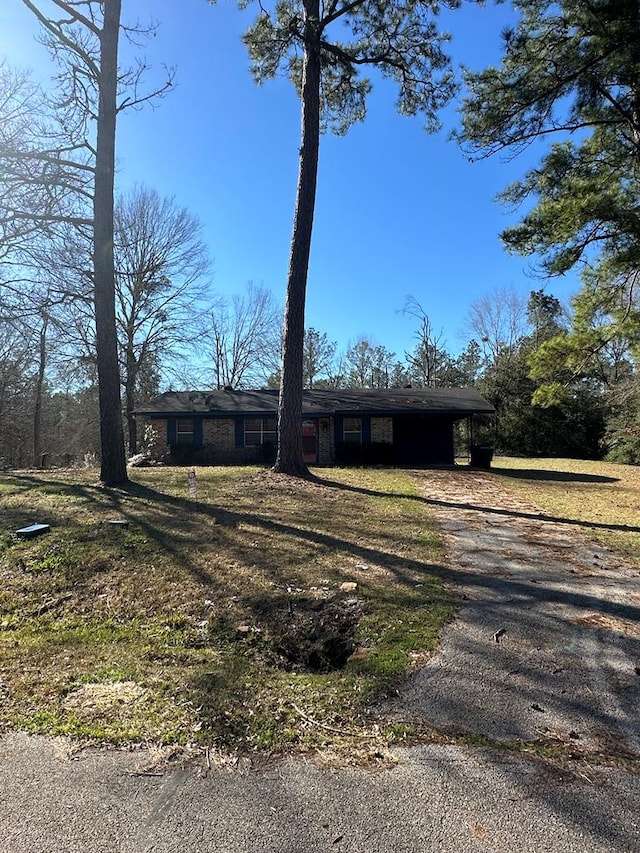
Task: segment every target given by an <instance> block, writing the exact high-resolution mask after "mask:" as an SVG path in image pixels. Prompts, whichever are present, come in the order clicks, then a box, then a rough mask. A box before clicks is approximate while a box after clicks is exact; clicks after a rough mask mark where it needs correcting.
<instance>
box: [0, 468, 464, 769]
mask: <svg viewBox="0 0 640 853" xmlns="http://www.w3.org/2000/svg"><path fill="white" fill-rule="evenodd" d="M133 478H134V479H133V482H132V483H131V484H130V485H129V486H128V487H127V488H126V489H102V488H99V487H98V486H96V485H94V483H95V480H96V479H97V474H96V472H92V471H72V472H71V471H70V472H41V473H28V472H25V473H16V474H12V475H5V476H2V477H0V519H1V522H0V700H1V704H0V729H2V728H4V729H7V728H11V727H14V728H21V729H25V730H27V731H31V732H43V733H49V734H68V735H71V736H73V737H76V738H80V739H84V740H87V741H90V742H109V743H115V744H125V743H143V744H178V745H185V744H195V745H203V746H207V747H209V748H219V749H221V750H255V749H259V750H266V751H271V752H280V751H309V750H318V749H322V750H328V751H331V750H343V751H344V750H348V751H349V752H350V753H351V754H356V753H357V752H358V751H361V752H362V751H364V752H367V751H368V750H369V751H370V750H379V749H380V748H383V747H384V746H385V745H387V744H390V743H394V742H397V741H398V740H402V739H403V737H404V736H405V734H406V732H405V730H404V729H403V728H402V727H398V726H393V725H385V724H383V723H382V722H381V721H380V720H377V719H376V716H375V706H376V703H377V702H378V701H379V700H380V698H381V697H382V696H384V695H385V694H386V693H387V692H388V691H389V690H391V689H393V686H394V684H395V683H396V681H397V679H398V678H400V677H402V675H403V674H405V673H406V672H407V671H408V670H409V669H410V668H411V667H412V666H414V665H416V663H418V662H419V661H421V660H424V659H425V657H426V656H427V655H428V654H429V652H430V650H431V649H433V648H434V646H435V644H436V643H437V638H438V635H439V631H440V629H441V627H442V625H443V623H444V622H445V621H446V620H447V619H449V618H450V616H451V613H452V603H451V599H450V595H449V593H448V592H447V591H446V590H445V589H444V588H443V587H442V585H441V583H440V581H439V580H436V578H435V575H436V574H437V572H432V569H433V567H434V566H437V565H438V564H440V563H441V561H442V559H443V552H442V544H441V541H440V538H439V536H438V533H437V531H436V530H435V529H434V526H433V523H432V521H431V520H430V518H429V514H428V508H427V507H426V505H425V504H424V503H423V502H421V501H420V500H416V497H417V493H416V488H417V487H416V485H415V483H414V481H413V480H412V478H411V476H410V474H408V473H403V472H395V471H380V470H375V471H373V470H372V471H366V470H365V471H363V470H338V469H326V470H322V471H319V478H318V479H317V480H315V481H312V482H305V481H301V480H295V479H290V478H286V477H279V476H277V475H274V474H272V473H270V472H267V471H264V470H259V469H257V468H215V467H214V468H199V469H197V497H196V499H195V500H194V499H191V498H190V497H189V492H188V485H187V470H186V469H181V468H156V469H148V470H141V469H138V470H136V471H135V472H134V473H133ZM114 521H120V522H126V523H127V524H126V525H123V524H112V523H110V522H114ZM34 522H40V523H45V524H49V525H50V526H51V530H50V532H48V533H46V534H44V535H42V536H39V537H37V538H33V539H24V538H19V537H18V536H17V535H16V532H15V531H16V530H18V529H19V528H21V527H23V526H25V525H29V524H32V523H34ZM343 584H347V585H348V586H346V587H343Z"/></svg>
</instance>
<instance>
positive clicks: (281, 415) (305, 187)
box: [273, 0, 320, 477]
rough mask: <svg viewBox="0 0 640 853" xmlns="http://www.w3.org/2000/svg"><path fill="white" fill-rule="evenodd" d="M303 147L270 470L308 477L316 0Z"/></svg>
mask: <svg viewBox="0 0 640 853" xmlns="http://www.w3.org/2000/svg"><path fill="white" fill-rule="evenodd" d="M304 8H305V50H304V60H303V78H302V142H301V146H300V163H299V171H298V188H297V193H296V209H295V215H294V220H293V234H292V238H291V253H290V257H289V275H288V280H287V299H286V304H285V313H284V330H283V344H282V376H281V379H280V399H279V403H278V454H277V457H276V462H275V465H274V467H273V470H274V471H277V472H279V473H283V474H291V475H293V476H298V477H308V476H309V469H308V468H307V466H306V463H305V461H304V456H303V451H302V384H303V369H302V366H303V351H304V307H305V299H306V290H307V271H308V269H309V254H310V251H311V232H312V229H313V214H314V209H315V202H316V181H317V176H318V151H319V147H320V45H319V32H318V24H319V18H320V8H319V2H318V0H304Z"/></svg>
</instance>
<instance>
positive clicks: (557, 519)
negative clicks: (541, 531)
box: [317, 478, 640, 533]
mask: <svg viewBox="0 0 640 853" xmlns="http://www.w3.org/2000/svg"><path fill="white" fill-rule="evenodd" d="M317 482H318V483H320V484H321V485H323V486H328V487H330V488H334V489H340V490H342V491H346V492H358V493H359V494H362V495H370V496H371V497H377V498H398V499H399V500H408V501H416V502H418V503H423V504H427V505H432V506H441V507H451V508H452V509H466V510H472V511H476V512H487V513H490V514H492V515H504V516H510V517H512V518H522V519H530V520H531V521H549V522H553V523H555V524H569V525H573V526H575V527H585V528H587V529H592V530H615V531H622V532H626V533H640V526H636V525H632V524H611V523H605V522H600V521H586V520H584V519H581V518H566V517H564V516H560V515H548V514H547V513H544V512H523V511H521V510H515V509H504V508H502V507H495V506H483V505H482V504H477V503H473V502H471V501H465V502H464V503H463V502H460V501H443V500H439V499H437V498H425V497H423V496H422V495H407V494H400V493H399V492H380V491H376V490H375V489H366V488H363V487H362V486H350V485H348V484H347V483H340V482H337V481H336V480H328V479H321V478H318V480H317Z"/></svg>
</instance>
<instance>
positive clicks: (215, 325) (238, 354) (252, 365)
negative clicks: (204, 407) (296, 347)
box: [205, 282, 281, 388]
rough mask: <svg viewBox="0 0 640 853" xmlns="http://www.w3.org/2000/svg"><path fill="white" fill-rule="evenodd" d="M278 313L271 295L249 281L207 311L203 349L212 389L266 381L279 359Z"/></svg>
mask: <svg viewBox="0 0 640 853" xmlns="http://www.w3.org/2000/svg"><path fill="white" fill-rule="evenodd" d="M280 329H281V314H280V311H279V310H278V308H277V307H276V305H275V302H274V300H273V296H272V294H271V292H270V291H269V290H267V289H266V288H264V287H258V286H256V285H255V284H253V283H252V282H249V283H248V284H247V287H246V290H245V292H244V294H242V295H238V294H236V295H235V296H233V297H232V298H231V300H228V299H226V298H224V297H221V298H219V299H218V300H217V302H216V304H215V305H214V307H213V309H212V310H211V312H210V314H209V322H208V328H207V329H206V331H205V336H206V341H207V343H206V344H205V349H206V350H207V354H208V356H209V358H210V360H211V364H212V367H213V383H212V384H214V385H215V387H216V388H226V387H231V388H238V387H243V386H247V385H256V384H266V382H267V379H268V377H269V376H270V375H272V374H273V373H274V372H275V371H276V370H277V369H278V363H279V360H280Z"/></svg>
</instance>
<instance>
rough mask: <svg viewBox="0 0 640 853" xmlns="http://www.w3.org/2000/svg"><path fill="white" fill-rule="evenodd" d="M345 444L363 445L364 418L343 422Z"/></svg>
mask: <svg viewBox="0 0 640 853" xmlns="http://www.w3.org/2000/svg"><path fill="white" fill-rule="evenodd" d="M342 440H343V441H344V442H345V444H362V418H345V419H344V420H343V422H342Z"/></svg>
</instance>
